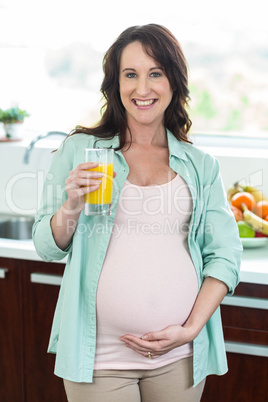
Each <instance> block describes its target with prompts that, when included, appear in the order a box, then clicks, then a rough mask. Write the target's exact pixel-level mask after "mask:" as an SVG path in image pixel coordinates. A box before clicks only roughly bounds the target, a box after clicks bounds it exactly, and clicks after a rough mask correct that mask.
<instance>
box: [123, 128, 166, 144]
mask: <svg viewBox="0 0 268 402" xmlns="http://www.w3.org/2000/svg"><path fill="white" fill-rule="evenodd" d="M129 129H130V131H129V130H127V143H130V142H133V143H136V144H139V145H143V146H150V145H154V146H159V147H165V148H166V147H167V134H166V130H165V127H164V126H161V127H159V126H158V127H151V126H148V127H146V126H144V125H135V126H133V125H130V126H129ZM130 133H131V134H130Z"/></svg>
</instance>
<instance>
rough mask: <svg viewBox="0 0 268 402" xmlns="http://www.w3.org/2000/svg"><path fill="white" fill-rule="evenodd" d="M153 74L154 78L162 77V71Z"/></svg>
mask: <svg viewBox="0 0 268 402" xmlns="http://www.w3.org/2000/svg"><path fill="white" fill-rule="evenodd" d="M151 76H152V77H154V78H157V77H161V73H157V72H154V73H152V74H151Z"/></svg>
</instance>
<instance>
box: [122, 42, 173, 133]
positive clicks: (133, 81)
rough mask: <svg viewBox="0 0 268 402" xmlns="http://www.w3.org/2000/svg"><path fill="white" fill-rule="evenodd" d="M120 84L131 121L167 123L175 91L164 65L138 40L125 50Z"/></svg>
mask: <svg viewBox="0 0 268 402" xmlns="http://www.w3.org/2000/svg"><path fill="white" fill-rule="evenodd" d="M119 88H120V96H121V101H122V103H123V105H124V107H125V109H126V115H127V121H128V124H130V125H131V124H135V123H138V124H142V125H156V126H160V125H163V121H164V113H165V110H166V109H167V107H168V105H169V104H170V102H171V99H172V96H173V92H172V89H171V87H170V83H169V80H168V78H167V76H166V75H165V73H164V71H163V70H162V68H161V67H160V65H159V64H158V63H157V62H156V61H155V60H154V59H153V58H152V57H150V56H149V55H148V54H147V53H146V51H145V50H144V48H143V46H142V44H141V43H140V42H138V41H136V42H133V43H130V44H129V45H127V46H126V47H125V48H124V50H123V51H122V55H121V63H120V72H119Z"/></svg>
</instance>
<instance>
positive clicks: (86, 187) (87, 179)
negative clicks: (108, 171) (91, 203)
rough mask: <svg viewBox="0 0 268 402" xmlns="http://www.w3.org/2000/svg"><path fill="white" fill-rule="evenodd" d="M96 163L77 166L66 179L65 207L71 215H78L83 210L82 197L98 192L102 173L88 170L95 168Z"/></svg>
mask: <svg viewBox="0 0 268 402" xmlns="http://www.w3.org/2000/svg"><path fill="white" fill-rule="evenodd" d="M97 166H98V163H95V162H84V163H81V164H80V165H78V166H77V167H76V168H75V169H74V170H72V171H71V172H70V174H69V177H68V178H67V179H66V181H65V184H66V192H67V195H68V199H67V201H66V203H65V207H66V208H67V209H68V211H69V212H71V213H72V214H74V213H80V212H81V211H82V209H83V208H84V195H85V194H87V193H90V192H92V191H96V190H98V188H99V187H100V184H101V178H102V177H103V176H104V174H103V173H101V172H97V171H94V170H91V171H88V170H89V169H93V168H96V167H97Z"/></svg>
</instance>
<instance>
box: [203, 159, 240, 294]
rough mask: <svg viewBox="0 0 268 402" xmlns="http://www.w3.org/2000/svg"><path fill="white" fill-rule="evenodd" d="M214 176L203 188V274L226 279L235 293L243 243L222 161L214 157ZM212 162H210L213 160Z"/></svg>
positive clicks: (222, 279)
mask: <svg viewBox="0 0 268 402" xmlns="http://www.w3.org/2000/svg"><path fill="white" fill-rule="evenodd" d="M210 161H212V166H210V167H208V166H207V167H206V170H207V169H209V170H207V171H210V172H211V175H210V177H211V179H210V182H209V183H206V185H205V188H204V190H203V191H204V207H203V208H204V209H203V223H204V225H202V226H203V227H202V230H203V233H202V241H203V244H202V248H201V250H202V257H203V271H202V275H203V278H206V277H208V276H211V277H214V278H216V279H219V280H221V281H222V282H224V283H225V284H226V285H227V287H228V289H229V294H233V292H234V289H235V287H236V286H237V284H238V282H239V270H240V263H241V254H242V250H243V248H242V245H241V241H240V238H239V234H238V227H237V224H236V221H235V219H234V216H233V213H232V211H231V209H230V206H229V203H228V201H227V196H226V192H225V189H224V186H223V183H222V179H221V176H220V171H219V163H218V161H217V160H216V159H214V158H211V159H210ZM210 164H211V163H210Z"/></svg>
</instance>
